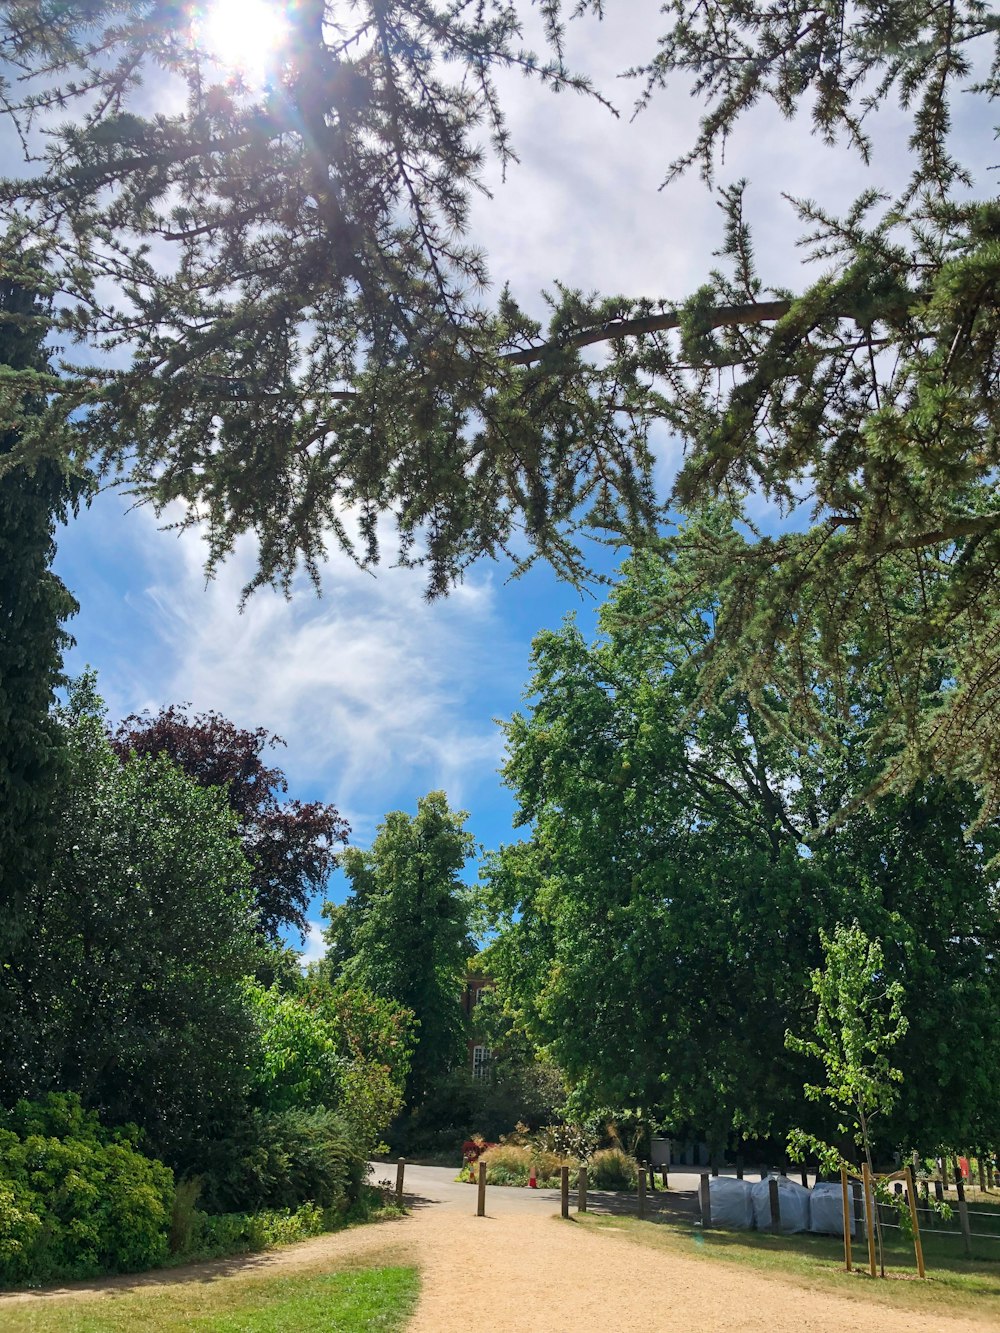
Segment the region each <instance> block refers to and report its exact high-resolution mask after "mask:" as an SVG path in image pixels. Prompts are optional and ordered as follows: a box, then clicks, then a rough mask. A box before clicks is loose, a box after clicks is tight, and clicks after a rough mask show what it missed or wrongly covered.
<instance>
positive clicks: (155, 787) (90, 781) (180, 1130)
mask: <svg viewBox="0 0 1000 1333" xmlns="http://www.w3.org/2000/svg"><path fill="white" fill-rule="evenodd" d="M58 723H59V726H60V727H61V729H62V731H63V735H64V743H65V745H66V747H67V752H68V764H67V771H66V775H65V777H64V779H63V782H62V784H61V788H60V794H59V801H58V806H57V809H58V822H57V827H56V831H55V834H54V839H53V853H52V866H51V868H50V871H49V873H48V874H47V875H46V876H45V877H42V878H40V879H38V880H37V881H36V882H35V883H34V884H33V886H32V889H31V893H30V894H29V896H28V900H27V904H26V911H27V920H28V926H29V929H28V936H29V939H28V942H27V943H26V944H25V945H24V946H22V948H20V949H19V950H18V951H17V953H16V955H15V956H14V957H13V958H12V960H11V963H10V966H9V974H10V982H11V985H12V986H13V987H15V993H16V997H17V1004H18V1008H17V1014H16V1023H15V1024H14V1027H13V1031H12V1032H11V1033H10V1034H7V1036H6V1038H5V1041H4V1046H3V1058H2V1064H0V1078H2V1085H0V1087H2V1091H0V1100H2V1101H3V1102H5V1103H8V1104H9V1103H11V1102H12V1101H13V1100H16V1098H17V1097H19V1096H28V1097H37V1096H38V1095H40V1094H42V1093H44V1092H47V1091H62V1090H68V1091H72V1092H77V1093H79V1094H80V1096H81V1097H82V1099H83V1102H84V1105H85V1106H87V1107H88V1108H90V1109H92V1110H95V1111H97V1112H98V1113H99V1114H100V1115H101V1117H102V1119H104V1120H105V1122H106V1123H109V1124H123V1123H126V1122H134V1123H136V1124H138V1125H139V1126H140V1127H141V1128H142V1129H144V1130H145V1131H146V1132H147V1134H148V1135H149V1141H150V1143H151V1145H152V1146H153V1148H154V1149H155V1150H156V1151H157V1152H158V1153H159V1154H160V1155H162V1156H163V1157H164V1159H165V1160H166V1161H168V1162H169V1163H170V1164H172V1165H176V1166H182V1167H190V1166H191V1164H192V1162H196V1161H197V1155H198V1151H199V1146H200V1145H201V1144H202V1143H204V1141H206V1140H207V1139H209V1138H211V1137H212V1136H213V1135H216V1136H217V1135H220V1134H222V1133H224V1132H225V1130H226V1127H227V1125H229V1124H230V1123H231V1122H232V1120H233V1119H234V1118H236V1117H238V1116H239V1114H240V1113H241V1112H242V1110H243V1109H244V1107H245V1104H246V1096H247V1090H248V1087H249V1084H250V1080H251V1072H250V1066H251V1064H252V1062H253V1061H254V1060H255V1059H256V1050H257V1027H256V1024H255V1021H254V1018H253V1014H252V1012H251V1010H250V1007H249V1005H248V1003H247V999H246V979H247V978H248V976H252V974H253V972H254V968H255V966H256V963H257V961H258V958H259V954H260V943H259V936H258V932H257V925H256V920H255V917H254V912H253V900H252V895H251V893H250V890H249V888H248V876H249V872H248V868H247V863H246V861H245V859H244V857H243V855H242V853H241V852H240V848H239V844H238V842H237V841H236V840H235V839H234V838H233V836H232V817H231V815H230V813H229V811H228V809H227V807H226V801H225V797H224V795H223V794H222V793H220V792H217V791H207V790H205V789H204V788H201V787H199V786H198V785H197V784H196V783H195V782H193V781H192V780H191V779H189V778H188V777H186V776H185V775H184V774H183V773H182V772H181V770H180V769H179V768H177V767H176V766H175V765H173V764H172V763H171V762H170V761H169V760H168V759H166V758H164V757H157V758H153V759H144V760H138V759H137V760H135V761H134V762H133V763H130V764H127V765H125V766H122V765H121V764H120V763H119V760H118V758H117V756H116V755H115V753H114V751H113V750H112V748H111V746H110V744H109V742H108V738H107V734H106V724H105V717H104V712H103V707H102V704H101V701H100V700H99V699H98V698H97V696H96V695H95V693H94V689H93V682H92V680H90V679H88V678H85V679H84V680H83V681H82V682H80V683H78V684H77V685H76V686H75V687H74V689H73V690H72V691H71V694H70V700H69V703H68V704H67V706H66V707H65V708H64V709H62V710H60V712H59V714H58Z"/></svg>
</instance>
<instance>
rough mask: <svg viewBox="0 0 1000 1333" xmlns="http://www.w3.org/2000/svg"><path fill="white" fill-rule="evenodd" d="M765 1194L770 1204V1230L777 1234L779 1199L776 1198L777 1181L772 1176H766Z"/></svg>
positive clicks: (779, 1229)
mask: <svg viewBox="0 0 1000 1333" xmlns="http://www.w3.org/2000/svg"><path fill="white" fill-rule="evenodd" d="M767 1195H768V1202H769V1203H770V1205H771V1230H772V1231H773V1232H774V1234H775V1235H778V1234H779V1233H780V1231H781V1200H780V1199H779V1198H778V1182H777V1180H775V1178H774V1176H769V1177H768V1181H767Z"/></svg>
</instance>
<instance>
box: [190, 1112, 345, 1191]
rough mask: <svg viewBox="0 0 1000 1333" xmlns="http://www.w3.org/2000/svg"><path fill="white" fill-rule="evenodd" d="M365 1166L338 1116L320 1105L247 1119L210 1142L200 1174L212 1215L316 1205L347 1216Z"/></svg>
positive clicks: (257, 1115)
mask: <svg viewBox="0 0 1000 1333" xmlns="http://www.w3.org/2000/svg"><path fill="white" fill-rule="evenodd" d="M366 1174H367V1165H366V1162H365V1160H364V1158H363V1157H362V1155H361V1154H360V1153H359V1152H358V1150H357V1147H356V1144H355V1141H354V1136H353V1134H352V1132H351V1130H350V1128H349V1127H348V1126H346V1125H345V1124H344V1121H343V1120H342V1119H341V1117H340V1116H339V1115H337V1114H336V1113H335V1112H333V1111H327V1110H324V1109H323V1108H322V1107H320V1108H318V1109H316V1110H313V1111H299V1110H289V1111H282V1112H280V1113H278V1114H275V1115H262V1114H256V1115H254V1116H252V1117H250V1118H248V1119H247V1120H246V1121H245V1122H244V1123H243V1124H242V1125H241V1126H240V1127H239V1129H238V1131H237V1132H235V1133H234V1135H233V1137H232V1138H230V1139H228V1140H226V1141H224V1142H220V1143H218V1144H216V1145H213V1154H212V1160H211V1161H210V1164H209V1167H208V1169H207V1170H206V1171H205V1173H204V1174H203V1176H202V1195H201V1197H202V1200H203V1203H204V1205H205V1208H206V1211H208V1212H212V1213H234V1212H239V1213H257V1212H259V1211H261V1210H262V1209H297V1208H298V1207H299V1206H300V1205H301V1204H305V1203H310V1204H315V1205H316V1206H317V1207H318V1208H320V1209H322V1210H332V1211H334V1212H339V1213H344V1212H346V1211H347V1209H348V1208H349V1207H350V1206H351V1205H352V1204H353V1203H355V1202H357V1200H358V1199H359V1197H360V1195H361V1186H362V1183H363V1181H364V1178H365V1175H366Z"/></svg>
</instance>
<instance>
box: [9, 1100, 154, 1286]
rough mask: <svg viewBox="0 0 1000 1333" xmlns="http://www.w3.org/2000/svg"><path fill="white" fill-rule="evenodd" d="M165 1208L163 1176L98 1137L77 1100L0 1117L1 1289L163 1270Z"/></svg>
mask: <svg viewBox="0 0 1000 1333" xmlns="http://www.w3.org/2000/svg"><path fill="white" fill-rule="evenodd" d="M53 1130H55V1131H57V1132H56V1133H52V1132H51V1131H53ZM173 1200H174V1181H173V1174H172V1172H171V1171H170V1170H169V1169H168V1168H167V1167H165V1166H164V1165H163V1163H162V1162H156V1161H152V1160H151V1159H150V1158H148V1157H144V1156H143V1155H142V1154H141V1153H140V1152H138V1151H137V1149H136V1147H135V1144H134V1143H133V1142H131V1141H130V1139H129V1137H128V1134H127V1133H126V1132H124V1131H118V1132H117V1133H115V1134H112V1133H111V1132H109V1131H107V1130H105V1129H103V1127H102V1126H101V1124H100V1121H99V1120H98V1118H97V1117H96V1116H95V1115H93V1114H92V1113H89V1112H85V1111H83V1109H82V1107H81V1105H80V1101H79V1098H77V1097H73V1096H70V1095H68V1094H58V1095H56V1094H52V1095H50V1096H49V1097H47V1098H45V1099H44V1100H43V1101H42V1102H39V1103H27V1102H19V1103H18V1105H17V1106H16V1107H15V1108H14V1110H13V1111H9V1112H0V1281H2V1282H4V1283H6V1284H8V1285H9V1284H12V1283H22V1282H31V1283H37V1282H45V1281H49V1280H52V1279H55V1278H73V1277H94V1276H97V1275H99V1274H101V1273H123V1272H133V1271H136V1270H138V1269H142V1268H150V1267H152V1266H153V1265H155V1264H158V1263H162V1262H163V1260H164V1259H165V1258H166V1256H167V1235H168V1231H169V1227H170V1218H171V1211H172V1206H173Z"/></svg>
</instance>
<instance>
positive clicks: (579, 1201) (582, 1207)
mask: <svg viewBox="0 0 1000 1333" xmlns="http://www.w3.org/2000/svg"><path fill="white" fill-rule="evenodd" d="M576 1211H577V1212H578V1213H585V1212H586V1211H587V1168H586V1167H585V1166H581V1167H580V1174H579V1176H578V1177H577V1181H576Z"/></svg>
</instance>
